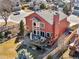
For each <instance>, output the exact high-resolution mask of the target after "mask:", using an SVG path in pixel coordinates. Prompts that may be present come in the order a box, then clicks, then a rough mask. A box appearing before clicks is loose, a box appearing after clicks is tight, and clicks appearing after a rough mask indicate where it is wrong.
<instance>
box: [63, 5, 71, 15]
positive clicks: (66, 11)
mask: <svg viewBox="0 0 79 59" xmlns="http://www.w3.org/2000/svg"><path fill="white" fill-rule="evenodd" d="M69 11H70V10H69V8H68V7H67V5H65V6H64V8H63V12H64V13H65V14H66V15H69Z"/></svg>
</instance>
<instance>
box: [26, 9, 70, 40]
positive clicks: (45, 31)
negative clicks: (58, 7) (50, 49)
mask: <svg viewBox="0 0 79 59" xmlns="http://www.w3.org/2000/svg"><path fill="white" fill-rule="evenodd" d="M26 26H27V28H28V29H29V31H30V32H32V34H36V35H39V36H42V37H45V38H47V37H51V38H52V37H54V38H55V39H57V38H58V37H59V36H60V35H62V33H64V31H65V30H66V29H67V27H68V26H69V22H68V21H67V16H66V15H65V14H64V13H62V12H60V11H58V12H53V11H49V10H45V11H38V12H34V13H32V14H30V15H29V16H27V17H26ZM52 40H53V39H52Z"/></svg>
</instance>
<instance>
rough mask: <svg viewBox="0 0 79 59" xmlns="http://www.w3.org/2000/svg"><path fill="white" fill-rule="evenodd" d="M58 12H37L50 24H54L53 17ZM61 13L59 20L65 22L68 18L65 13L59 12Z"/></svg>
mask: <svg viewBox="0 0 79 59" xmlns="http://www.w3.org/2000/svg"><path fill="white" fill-rule="evenodd" d="M55 12H56V11H51V10H41V11H38V12H36V13H37V14H38V15H39V16H41V17H42V18H44V19H45V20H46V21H47V22H48V23H50V24H53V16H54V13H55ZM58 13H59V20H63V19H64V18H66V17H67V15H65V14H64V13H63V12H61V11H58Z"/></svg>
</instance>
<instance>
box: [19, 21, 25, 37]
mask: <svg viewBox="0 0 79 59" xmlns="http://www.w3.org/2000/svg"><path fill="white" fill-rule="evenodd" d="M19 29H20V35H21V36H23V35H24V22H23V21H22V20H21V21H20V28H19Z"/></svg>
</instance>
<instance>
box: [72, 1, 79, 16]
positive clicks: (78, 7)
mask: <svg viewBox="0 0 79 59" xmlns="http://www.w3.org/2000/svg"><path fill="white" fill-rule="evenodd" d="M72 3H73V6H74V8H73V14H74V15H76V16H79V0H72Z"/></svg>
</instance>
